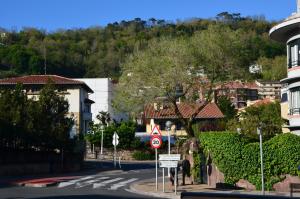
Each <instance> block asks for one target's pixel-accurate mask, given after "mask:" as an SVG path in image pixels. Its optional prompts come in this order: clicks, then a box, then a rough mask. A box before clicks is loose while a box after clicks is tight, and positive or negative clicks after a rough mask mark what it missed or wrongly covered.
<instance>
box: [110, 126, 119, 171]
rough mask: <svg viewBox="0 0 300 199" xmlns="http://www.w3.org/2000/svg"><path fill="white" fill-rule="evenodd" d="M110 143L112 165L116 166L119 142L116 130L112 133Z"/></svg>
mask: <svg viewBox="0 0 300 199" xmlns="http://www.w3.org/2000/svg"><path fill="white" fill-rule="evenodd" d="M112 144H113V145H114V167H115V168H116V156H117V145H118V144H119V136H118V134H117V132H115V133H114V135H113V140H112Z"/></svg>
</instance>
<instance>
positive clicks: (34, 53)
mask: <svg viewBox="0 0 300 199" xmlns="http://www.w3.org/2000/svg"><path fill="white" fill-rule="evenodd" d="M212 24H221V26H219V27H220V28H222V26H226V27H230V28H231V29H232V30H235V31H240V34H241V37H242V38H244V48H243V49H244V52H243V53H242V56H243V57H242V59H241V60H243V62H241V63H240V66H237V67H240V68H242V69H243V70H241V72H242V73H243V76H244V77H245V79H249V78H254V76H250V75H249V73H248V71H247V70H245V69H246V68H248V66H250V65H251V64H255V63H259V64H261V65H263V74H261V76H260V77H259V78H264V79H274V80H275V79H280V78H283V77H284V76H285V73H286V69H285V64H286V61H285V60H286V58H285V56H286V55H285V49H286V48H285V46H284V45H283V44H279V43H276V42H273V41H271V40H270V39H269V36H268V31H269V30H270V28H271V27H272V26H273V25H275V23H272V22H268V21H265V20H264V19H262V18H259V17H256V18H255V17H241V15H240V14H229V13H227V12H224V13H220V14H219V15H217V16H216V17H215V18H213V19H193V20H189V21H183V22H176V23H171V22H167V21H164V20H156V19H154V18H151V19H149V20H147V21H144V20H141V19H139V18H136V19H134V20H131V21H121V22H119V23H117V22H115V23H112V24H108V25H107V26H106V27H91V28H87V29H71V30H57V31H55V32H45V31H43V30H39V29H35V28H23V29H22V30H20V31H12V30H4V29H0V32H1V33H3V32H5V34H1V38H0V39H1V40H0V78H3V77H9V76H16V75H23V74H44V73H45V67H44V66H45V61H46V66H47V67H46V70H47V74H57V75H63V76H66V77H111V78H114V79H117V78H118V77H119V76H120V75H121V72H122V71H121V68H122V63H123V62H124V60H125V59H126V56H128V55H129V54H130V53H132V52H133V51H134V49H139V50H140V49H144V48H147V44H148V42H149V41H150V40H151V39H154V38H158V37H190V36H192V35H194V34H195V33H196V32H198V31H202V30H205V29H207V27H208V26H209V25H212ZM0 26H1V24H0ZM245 49H246V50H245Z"/></svg>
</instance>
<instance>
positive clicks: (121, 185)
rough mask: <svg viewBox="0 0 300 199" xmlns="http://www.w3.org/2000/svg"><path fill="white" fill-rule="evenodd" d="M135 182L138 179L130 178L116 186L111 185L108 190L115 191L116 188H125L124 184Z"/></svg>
mask: <svg viewBox="0 0 300 199" xmlns="http://www.w3.org/2000/svg"><path fill="white" fill-rule="evenodd" d="M136 180H138V178H131V179H129V180H126V181H122V182H119V183H117V184H114V185H112V186H111V187H110V189H111V190H117V189H118V188H120V187H123V186H125V185H126V184H128V183H131V182H134V181H136Z"/></svg>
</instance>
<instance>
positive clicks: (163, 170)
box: [162, 168, 165, 193]
mask: <svg viewBox="0 0 300 199" xmlns="http://www.w3.org/2000/svg"><path fill="white" fill-rule="evenodd" d="M162 173H163V192H164V193H165V168H163V169H162Z"/></svg>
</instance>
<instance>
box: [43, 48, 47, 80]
mask: <svg viewBox="0 0 300 199" xmlns="http://www.w3.org/2000/svg"><path fill="white" fill-rule="evenodd" d="M46 53H47V50H46V46H45V45H44V72H45V75H47V54H46Z"/></svg>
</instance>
